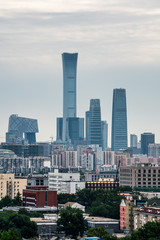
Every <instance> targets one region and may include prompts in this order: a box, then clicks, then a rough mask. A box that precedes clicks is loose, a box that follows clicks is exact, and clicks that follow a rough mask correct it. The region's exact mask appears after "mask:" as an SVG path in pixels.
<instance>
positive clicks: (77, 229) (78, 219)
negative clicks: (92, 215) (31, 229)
mask: <svg viewBox="0 0 160 240" xmlns="http://www.w3.org/2000/svg"><path fill="white" fill-rule="evenodd" d="M85 229H86V226H85V221H84V218H83V215H82V211H81V210H79V209H77V208H71V207H70V206H68V207H67V208H66V209H62V210H61V211H60V218H59V219H58V221H57V230H58V232H65V236H71V237H73V238H77V236H79V235H80V236H83V233H84V231H85Z"/></svg>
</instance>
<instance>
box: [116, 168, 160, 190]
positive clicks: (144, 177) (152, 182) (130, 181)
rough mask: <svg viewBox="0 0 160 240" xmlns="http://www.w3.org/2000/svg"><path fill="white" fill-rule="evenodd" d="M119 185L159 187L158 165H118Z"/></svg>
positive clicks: (159, 170)
mask: <svg viewBox="0 0 160 240" xmlns="http://www.w3.org/2000/svg"><path fill="white" fill-rule="evenodd" d="M119 179H120V186H130V187H132V188H133V187H160V166H157V165H152V164H149V163H144V164H141V163H140V164H137V165H136V166H127V167H120V177H119Z"/></svg>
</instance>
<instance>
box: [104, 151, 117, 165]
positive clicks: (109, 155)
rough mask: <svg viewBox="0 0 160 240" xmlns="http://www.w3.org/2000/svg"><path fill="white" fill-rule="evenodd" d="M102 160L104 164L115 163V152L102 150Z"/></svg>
mask: <svg viewBox="0 0 160 240" xmlns="http://www.w3.org/2000/svg"><path fill="white" fill-rule="evenodd" d="M102 162H103V165H114V164H115V162H114V152H112V151H103V152H102Z"/></svg>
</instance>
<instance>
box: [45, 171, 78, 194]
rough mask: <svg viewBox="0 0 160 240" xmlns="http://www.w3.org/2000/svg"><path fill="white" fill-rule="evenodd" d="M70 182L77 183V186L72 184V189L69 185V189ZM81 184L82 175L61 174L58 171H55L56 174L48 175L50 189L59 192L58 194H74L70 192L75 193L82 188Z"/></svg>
mask: <svg viewBox="0 0 160 240" xmlns="http://www.w3.org/2000/svg"><path fill="white" fill-rule="evenodd" d="M69 182H73V183H74V182H75V184H72V187H70V185H69V187H68V188H69V189H68V188H67V186H68V185H67V183H69ZM80 183H81V182H80V173H60V172H58V169H54V172H50V173H49V174H48V186H49V189H50V190H54V191H57V193H67V192H68V193H72V192H70V190H72V191H73V192H74V193H75V192H76V190H78V188H79V187H80ZM77 184H79V186H78V185H77ZM76 188H77V189H76Z"/></svg>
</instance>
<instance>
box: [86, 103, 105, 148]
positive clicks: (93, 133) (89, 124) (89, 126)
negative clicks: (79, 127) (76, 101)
mask: <svg viewBox="0 0 160 240" xmlns="http://www.w3.org/2000/svg"><path fill="white" fill-rule="evenodd" d="M86 140H87V142H88V144H98V145H100V146H102V125H101V107H100V100H99V99H91V100H90V110H89V111H87V112H86Z"/></svg>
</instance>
